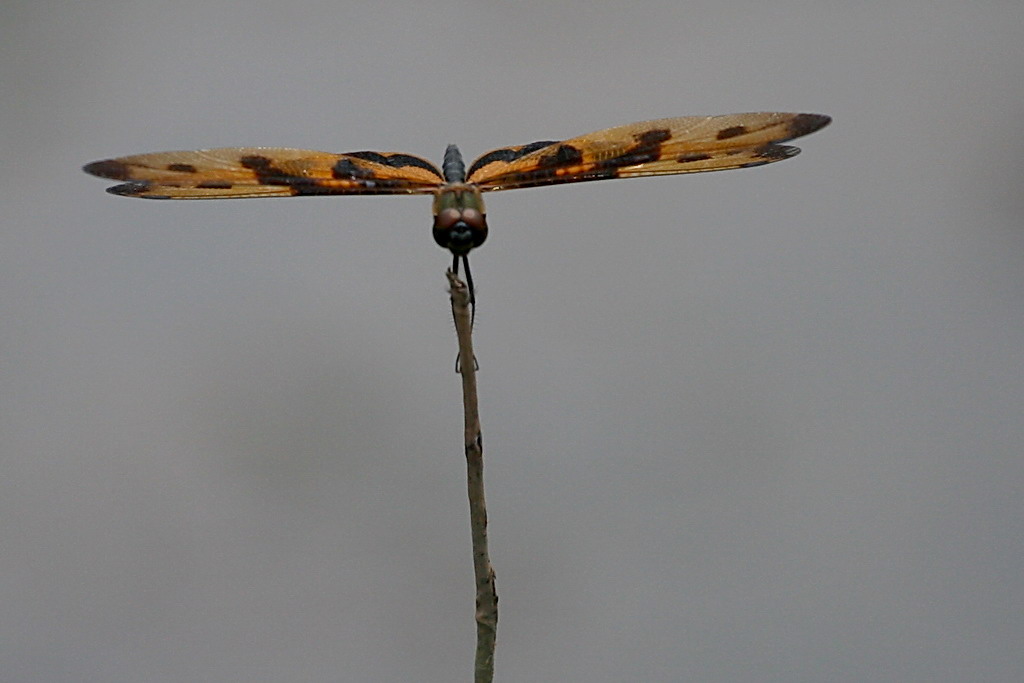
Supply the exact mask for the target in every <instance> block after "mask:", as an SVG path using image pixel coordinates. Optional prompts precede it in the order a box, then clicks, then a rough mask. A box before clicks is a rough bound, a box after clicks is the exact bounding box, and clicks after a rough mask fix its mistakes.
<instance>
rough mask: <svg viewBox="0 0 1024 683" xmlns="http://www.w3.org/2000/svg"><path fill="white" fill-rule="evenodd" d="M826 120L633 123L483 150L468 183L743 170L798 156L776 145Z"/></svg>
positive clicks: (488, 185) (731, 117) (486, 186)
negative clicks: (557, 139) (521, 144)
mask: <svg viewBox="0 0 1024 683" xmlns="http://www.w3.org/2000/svg"><path fill="white" fill-rule="evenodd" d="M829 121H831V119H830V118H829V117H828V116H823V115H820V114H792V113H777V112H768V113H751V114H728V115H725V116H684V117H681V118H673V119H658V120H655V121H644V122H641V123H632V124H629V125H626V126H619V127H616V128H608V129H605V130H600V131H596V132H594V133H588V134H586V135H581V136H579V137H576V138H572V139H571V140H564V141H562V142H551V143H546V144H545V143H533V145H524V146H522V147H506V148H502V149H497V150H494V151H492V152H488V153H487V154H484V155H483V156H482V157H480V158H479V159H477V160H476V161H475V162H473V165H472V166H471V167H470V172H469V177H468V179H467V182H469V183H473V184H475V185H478V186H479V187H480V189H481V190H483V191H494V190H508V189H513V188H520V187H535V186H539V185H554V184H557V183H572V182H582V181H587V180H601V179H604V178H631V177H635V176H645V175H671V174H677V173H701V172H704V171H721V170H725V169H730V168H749V167H752V166H760V165H762V164H768V163H772V162H774V161H781V160H783V159H788V158H789V157H791V156H794V155H796V154H797V153H798V152H799V151H800V150H799V149H797V148H796V147H788V146H786V145H780V144H778V143H780V142H785V141H787V140H792V139H793V138H798V137H800V136H802V135H807V134H809V133H813V132H814V131H816V130H818V129H820V128H822V127H824V126H826V125H828V123H829ZM536 145H542V146H540V147H537V146H536Z"/></svg>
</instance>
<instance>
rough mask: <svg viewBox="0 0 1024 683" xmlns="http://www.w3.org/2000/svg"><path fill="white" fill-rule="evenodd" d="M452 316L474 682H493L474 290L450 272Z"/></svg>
mask: <svg viewBox="0 0 1024 683" xmlns="http://www.w3.org/2000/svg"><path fill="white" fill-rule="evenodd" d="M448 283H449V284H450V285H451V298H452V315H453V316H454V318H455V333H456V334H457V335H458V339H459V359H460V361H461V362H460V363H459V372H460V373H461V375H462V405H463V412H464V415H465V448H466V470H467V474H468V487H469V522H470V527H471V529H472V534H473V573H474V575H475V576H476V660H475V663H474V678H473V680H474V681H475V683H491V681H492V679H493V678H494V645H495V636H496V634H497V628H498V593H497V591H496V589H495V585H494V569H493V568H492V567H491V559H490V556H489V555H488V553H487V505H486V503H485V502H484V445H483V437H482V436H481V433H480V413H479V411H478V408H477V394H476V356H474V355H473V323H472V320H471V316H470V301H469V290H468V289H467V288H466V285H465V283H463V282H462V281H461V280H460V279H459V278H458V276H457V275H455V273H453V272H452V271H450V270H449V271H448Z"/></svg>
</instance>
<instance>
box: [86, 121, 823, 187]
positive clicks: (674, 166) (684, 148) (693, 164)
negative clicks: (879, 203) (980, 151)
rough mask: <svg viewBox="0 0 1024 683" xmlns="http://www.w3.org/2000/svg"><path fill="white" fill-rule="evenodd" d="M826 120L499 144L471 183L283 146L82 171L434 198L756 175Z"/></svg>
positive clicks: (181, 182)
mask: <svg viewBox="0 0 1024 683" xmlns="http://www.w3.org/2000/svg"><path fill="white" fill-rule="evenodd" d="M830 120H831V119H830V118H829V117H827V116H823V115H820V114H792V113H752V114H729V115H725V116H684V117H680V118H671V119H658V120H655V121H646V122H642V123H632V124H629V125H625V126H618V127H616V128H608V129H605V130H600V131H597V132H594V133H588V134H586V135H581V136H579V137H576V138H572V139H569V140H563V141H542V142H534V143H531V144H528V145H520V146H517V147H502V148H500V149H495V150H493V151H490V152H488V153H486V154H484V155H483V156H481V157H480V158H478V159H477V160H476V161H474V162H473V163H472V164H471V165H470V167H469V169H468V171H467V172H466V174H465V178H454V179H453V178H448V179H446V178H445V175H444V174H443V173H442V172H441V171H440V170H439V169H438V168H437V166H435V165H434V164H432V163H430V162H429V161H427V160H425V159H422V158H420V157H417V156H412V155H410V154H401V153H380V152H349V153H347V154H330V153H327V152H317V151H312V150H303V149H290V148H284V147H229V148H222V149H205V150H196V151H180V152H156V153H152V154H138V155H134V156H126V157H120V158H117V159H105V160H103V161H96V162H93V163H91V164H88V165H86V166H85V169H84V170H85V171H86V172H87V173H91V174H93V175H96V176H100V177H101V178H111V179H114V180H124V181H127V182H126V183H124V184H122V185H115V186H114V187H111V188H109V189H108V191H109V192H111V193H113V194H118V195H123V196H128V197H143V198H146V199H228V198H239V197H288V196H315V195H346V194H435V193H437V191H438V190H439V189H441V188H443V187H445V186H446V185H449V186H450V185H452V184H460V183H462V182H465V183H466V184H469V185H473V186H475V187H476V188H478V189H479V190H480V191H482V192H493V191H498V190H511V189H515V188H523V187H537V186H541V185H555V184H559V183H573V182H583V181H588V180H601V179H606V178H632V177H636V176H647V175H673V174H678V173H700V172H704V171H720V170H726V169H730V168H750V167H753V166H760V165H762V164H769V163H772V162H775V161H781V160H783V159H788V158H789V157H791V156H794V155H795V154H797V152H799V150H798V149H797V148H796V147H790V146H787V145H783V144H780V143H782V142H786V141H788V140H792V139H793V138H797V137H800V136H802V135H807V134H808V133H813V132H814V131H816V130H818V129H820V128H822V127H824V126H825V125H827V124H828V123H829V121H830Z"/></svg>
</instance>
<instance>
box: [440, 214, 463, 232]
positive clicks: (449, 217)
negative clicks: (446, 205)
mask: <svg viewBox="0 0 1024 683" xmlns="http://www.w3.org/2000/svg"><path fill="white" fill-rule="evenodd" d="M462 219H463V218H462V213H461V212H460V211H459V210H458V209H443V210H442V211H441V212H440V213H438V214H437V216H436V217H435V218H434V228H435V229H439V230H451V229H452V228H453V227H455V224H456V223H458V222H459V221H461V220H462Z"/></svg>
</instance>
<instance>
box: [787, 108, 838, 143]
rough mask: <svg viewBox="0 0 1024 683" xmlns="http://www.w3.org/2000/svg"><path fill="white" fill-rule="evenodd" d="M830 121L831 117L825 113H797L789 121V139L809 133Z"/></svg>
mask: <svg viewBox="0 0 1024 683" xmlns="http://www.w3.org/2000/svg"><path fill="white" fill-rule="evenodd" d="M830 123H832V117H831V116H826V115H825V114H797V115H796V116H794V117H793V120H792V121H790V122H789V135H790V137H789V139H790V140H792V139H793V138H798V137H801V136H804V135H810V134H811V133H813V132H814V131H817V130H821V129H822V128H824V127H825V126H827V125H828V124H830Z"/></svg>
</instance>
